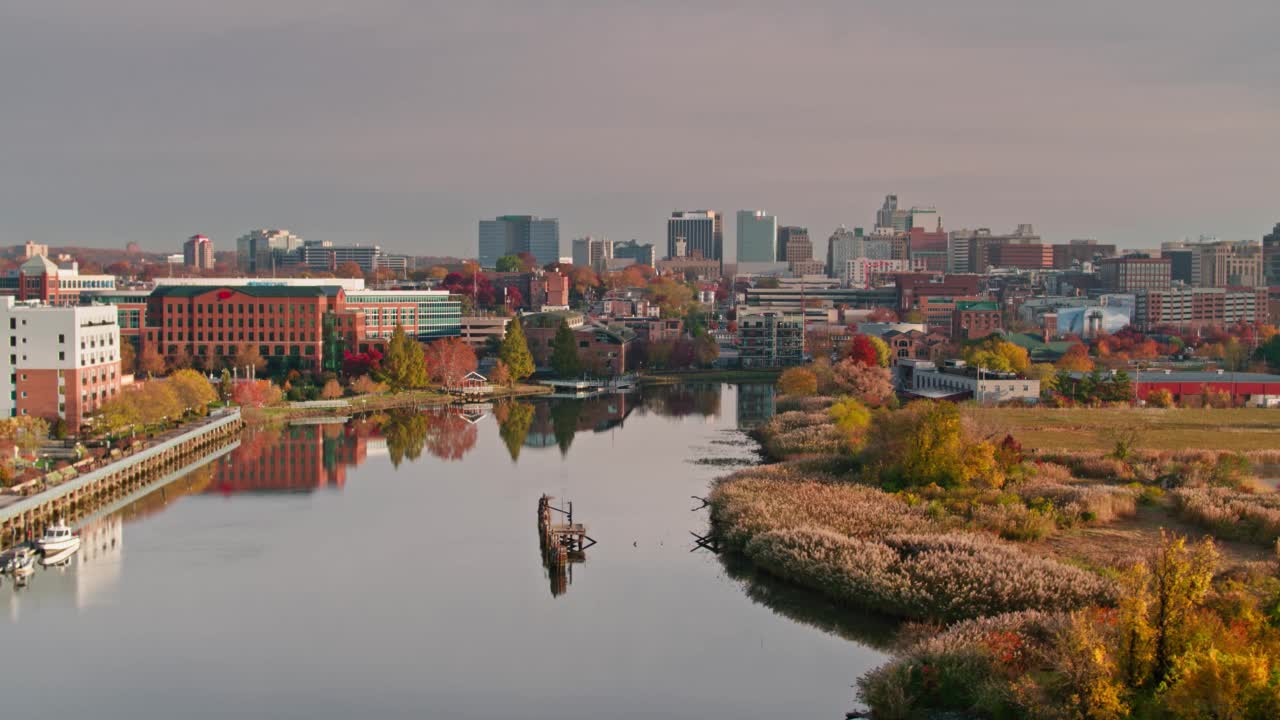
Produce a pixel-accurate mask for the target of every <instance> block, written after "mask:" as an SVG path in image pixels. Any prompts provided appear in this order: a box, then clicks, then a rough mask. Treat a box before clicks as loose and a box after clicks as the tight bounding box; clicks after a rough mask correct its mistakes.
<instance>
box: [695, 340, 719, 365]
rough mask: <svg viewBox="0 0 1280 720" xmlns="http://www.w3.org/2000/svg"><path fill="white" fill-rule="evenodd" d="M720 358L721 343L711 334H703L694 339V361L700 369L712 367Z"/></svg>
mask: <svg viewBox="0 0 1280 720" xmlns="http://www.w3.org/2000/svg"><path fill="white" fill-rule="evenodd" d="M719 357H720V343H717V342H716V339H715V338H713V337H711V334H710V333H703V334H701V335H699V336H697V337H695V338H694V339H693V360H694V362H696V363H697V364H698V366H699V367H711V365H713V364H714V363H715V361H716V360H717V359H718V358H719Z"/></svg>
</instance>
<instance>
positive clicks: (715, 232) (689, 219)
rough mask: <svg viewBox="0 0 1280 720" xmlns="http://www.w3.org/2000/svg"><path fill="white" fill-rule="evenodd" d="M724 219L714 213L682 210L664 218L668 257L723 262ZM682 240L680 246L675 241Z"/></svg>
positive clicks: (710, 211)
mask: <svg viewBox="0 0 1280 720" xmlns="http://www.w3.org/2000/svg"><path fill="white" fill-rule="evenodd" d="M723 223H724V218H723V217H721V215H720V213H718V212H716V211H715V210H685V211H680V210H677V211H676V212H673V213H671V217H669V218H667V257H668V258H673V259H674V258H678V257H702V258H704V259H706V260H715V261H717V262H719V261H721V260H723V259H724V224H723ZM678 240H683V241H684V243H683V245H680V244H679V243H678V242H677V241H678Z"/></svg>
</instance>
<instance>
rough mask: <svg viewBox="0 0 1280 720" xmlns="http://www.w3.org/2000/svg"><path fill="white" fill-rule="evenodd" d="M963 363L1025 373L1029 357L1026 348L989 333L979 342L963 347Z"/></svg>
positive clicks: (993, 370) (987, 368) (992, 369)
mask: <svg viewBox="0 0 1280 720" xmlns="http://www.w3.org/2000/svg"><path fill="white" fill-rule="evenodd" d="M963 357H964V361H965V364H967V365H969V366H970V367H977V368H982V369H983V370H990V371H992V372H1006V373H1018V374H1019V375H1021V374H1023V373H1025V372H1026V371H1027V368H1029V367H1030V366H1031V358H1030V356H1028V355H1027V350H1026V348H1023V347H1019V346H1018V345H1014V344H1013V343H1011V342H1009V341H1008V340H1005V339H1004V338H1001V337H1000V336H998V335H990V336H988V337H986V338H985V339H983V340H982V341H981V342H979V343H977V344H974V345H970V346H969V347H967V348H965V349H964V355H963Z"/></svg>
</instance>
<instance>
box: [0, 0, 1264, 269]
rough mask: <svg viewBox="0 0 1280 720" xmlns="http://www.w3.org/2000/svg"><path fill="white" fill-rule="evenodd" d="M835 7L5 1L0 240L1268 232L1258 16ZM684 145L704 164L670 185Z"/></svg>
mask: <svg viewBox="0 0 1280 720" xmlns="http://www.w3.org/2000/svg"><path fill="white" fill-rule="evenodd" d="M845 5H846V4H843V3H826V2H821V3H809V4H807V5H805V6H803V7H800V8H796V9H795V10H794V11H789V12H788V13H787V14H786V15H785V16H781V15H779V14H778V13H776V12H775V11H773V10H772V9H771V8H770V7H769V6H768V5H733V6H727V5H714V4H706V5H702V6H699V7H693V8H690V7H684V6H679V5H675V4H661V3H659V4H656V5H647V6H645V7H632V6H625V5H622V4H618V3H604V4H600V5H597V6H594V7H590V8H578V7H569V6H561V7H528V6H519V5H488V4H475V5H468V6H466V7H454V6H449V5H443V4H422V5H414V6H401V5H398V4H394V3H374V4H371V5H362V6H361V7H359V8H354V7H353V8H346V7H343V6H337V5H335V6H330V7H317V6H315V5H314V4H312V3H300V2H280V3H275V4H273V5H272V6H271V7H268V8H258V7H257V6H255V8H254V10H253V11H252V12H249V11H248V6H247V5H246V4H244V3H240V2H228V3H225V4H220V5H219V7H217V8H205V9H198V10H197V9H190V8H188V9H182V8H178V7H172V6H169V5H167V4H163V3H158V2H154V1H152V0H134V2H131V3H128V4H126V5H124V6H122V7H112V8H104V7H100V6H97V5H94V4H91V3H79V4H77V3H67V4H61V5H59V6H58V7H47V6H40V5H30V4H28V5H22V6H14V7H11V8H9V9H6V10H5V11H4V15H5V21H4V22H3V23H0V47H2V48H4V50H3V52H5V53H6V58H7V59H10V62H7V63H3V64H0V67H3V69H0V86H3V87H4V88H6V91H5V98H6V107H7V108H9V112H7V113H6V116H5V117H4V118H3V119H0V137H4V138H5V139H6V142H5V143H3V144H0V161H3V162H4V164H5V167H7V168H10V169H11V172H9V173H6V176H5V178H4V180H3V181H0V183H3V184H0V197H3V198H4V200H3V201H0V210H2V211H3V212H0V245H13V244H20V243H22V242H23V241H25V240H28V239H30V240H34V241H36V242H41V243H47V244H50V245H55V246H60V245H93V246H123V245H124V243H126V242H128V241H137V242H138V243H140V245H141V246H142V247H144V248H146V249H148V250H159V249H163V248H169V247H172V246H174V245H176V244H177V243H178V242H180V241H181V239H183V238H185V237H188V236H189V235H191V234H192V233H193V232H197V231H198V232H202V233H204V234H207V235H209V236H210V237H212V238H214V240H215V242H220V243H223V245H222V247H228V245H227V244H226V243H228V242H230V241H231V240H234V239H235V238H236V237H239V235H240V234H242V233H243V232H244V231H245V229H246V228H253V227H290V228H297V229H298V230H299V232H301V233H302V234H303V235H304V236H309V237H315V238H318V239H325V240H331V241H333V242H335V243H340V244H345V243H355V242H363V243H369V244H378V245H381V246H382V247H384V248H386V249H387V250H388V251H390V252H400V253H412V254H437V255H456V256H468V255H470V254H471V252H472V247H473V244H474V237H475V232H476V230H475V227H476V225H475V223H476V222H477V221H478V220H479V219H480V218H487V217H494V216H496V215H498V214H501V213H512V212H524V213H529V214H535V215H540V216H543V217H558V218H561V219H562V221H563V223H564V226H563V227H562V234H563V235H564V236H566V237H581V236H585V235H604V236H608V237H612V238H617V239H619V240H628V239H632V238H635V239H638V240H640V241H641V242H654V243H660V242H661V241H662V237H663V235H662V233H663V230H664V225H663V222H664V218H665V217H667V216H668V215H669V213H670V212H671V211H672V210H673V209H677V208H684V207H709V208H716V209H719V210H721V211H722V212H725V213H726V214H728V213H733V212H734V211H736V210H738V209H743V208H753V207H766V208H768V209H769V210H770V212H771V213H772V214H774V215H776V216H777V217H778V218H779V222H780V223H785V224H795V225H801V226H804V227H808V228H810V229H811V231H812V232H813V233H814V234H815V237H825V236H826V235H827V234H829V233H830V232H831V231H832V230H834V229H835V228H836V227H838V226H839V225H841V224H844V225H846V226H849V227H854V226H870V225H871V224H872V218H873V217H874V213H875V210H876V209H877V208H878V207H879V205H880V202H881V201H882V199H883V196H884V195H885V194H886V193H896V194H897V195H898V196H899V197H900V198H901V199H902V204H903V206H904V207H910V206H911V205H913V204H928V205H936V206H937V207H939V208H942V209H944V210H945V216H944V220H945V224H946V227H947V228H949V229H951V228H962V227H969V228H972V227H991V228H992V229H993V230H994V231H997V232H1007V231H1008V230H1009V229H1012V228H1013V227H1015V226H1016V225H1017V224H1018V223H1033V224H1034V225H1035V226H1036V227H1037V229H1039V230H1040V232H1041V233H1043V235H1044V236H1045V237H1046V239H1049V240H1051V241H1054V242H1066V241H1067V240H1070V239H1072V238H1077V237H1096V238H1098V239H1099V240H1100V241H1102V242H1107V243H1115V244H1117V245H1119V246H1120V247H1155V246H1158V245H1159V243H1160V242H1162V241H1167V240H1176V239H1179V238H1181V237H1184V236H1190V237H1196V236H1197V235H1199V234H1201V233H1211V234H1216V235H1219V236H1221V237H1224V238H1229V239H1257V238H1259V237H1260V236H1261V235H1263V234H1265V233H1266V232H1267V231H1268V229H1269V228H1271V227H1272V226H1273V225H1274V222H1275V216H1276V214H1277V208H1276V205H1275V198H1274V195H1273V194H1272V193H1271V192H1270V189H1271V188H1274V187H1276V186H1277V185H1280V167H1277V166H1276V164H1275V163H1274V162H1269V159H1270V158H1274V157H1276V156H1277V154H1280V138H1278V137H1277V136H1276V134H1275V133H1274V132H1273V129H1274V128H1275V127H1277V126H1280V93H1277V90H1276V88H1277V86H1280V83H1277V82H1275V72H1276V70H1275V68H1277V67H1280V57H1277V53H1278V52H1280V50H1277V49H1276V47H1275V46H1274V43H1272V42H1270V40H1269V38H1268V33H1269V29H1270V28H1274V27H1275V26H1276V24H1277V23H1276V21H1277V20H1280V17H1278V15H1280V10H1278V9H1277V8H1275V7H1274V6H1273V5H1272V4H1268V3H1263V2H1243V1H1241V2H1233V3H1228V7H1215V8H1209V7H1199V6H1196V7H1189V8H1178V7H1170V6H1169V4H1168V3H1161V4H1159V5H1156V4H1154V3H1150V2H1134V3H1126V4H1125V5H1124V6H1123V7H1118V8H1117V7H1111V6H1106V7H1105V15H1104V14H1103V12H1102V11H1103V9H1104V7H1103V6H1102V5H1099V4H1092V3H1078V4H1073V5H1072V6H1070V7H1064V6H1059V7H1044V8H1040V7H1036V8H1029V7H1024V6H1023V5H1022V4H1018V3H1012V2H1008V0H983V1H982V2H978V3H972V4H966V5H964V6H956V7H951V6H942V7H929V8H928V10H929V14H928V19H929V21H928V22H921V18H922V17H924V15H923V10H924V7H922V6H920V5H918V4H916V3H911V2H905V3H895V4H893V5H888V4H882V3H869V4H864V5H862V6H859V7H846V6H845ZM1104 21H1105V22H1104ZM705 27H715V28H716V29H717V32H715V33H712V34H711V35H710V36H707V37H703V36H702V34H701V33H702V31H701V30H699V29H698V28H705ZM602 28H605V29H604V30H602ZM695 36H696V38H697V41H696V42H695V41H694V37H695ZM779 44H783V45H786V46H788V47H790V48H791V51H790V52H789V53H788V54H787V56H786V57H785V58H770V59H769V60H768V62H765V60H764V59H763V58H759V57H756V56H754V54H753V53H750V52H747V49H749V48H754V47H760V46H777V45H779ZM904 46H906V47H918V48H920V50H919V51H917V52H913V53H911V54H910V55H909V56H904V55H903V54H902V53H901V52H899V51H898V50H900V48H901V47H904ZM50 47H57V48H59V52H57V53H49V52H47V51H46V50H47V48H50ZM320 48H323V51H321V50H320ZM655 51H656V52H655ZM584 54H587V55H592V56H594V57H598V58H599V59H600V60H599V62H596V63H581V62H580V61H579V59H580V58H581V57H582V56H583V55H584ZM1154 57H1159V58H1160V61H1159V63H1158V64H1157V63H1153V62H1152V61H1151V60H1150V58H1154ZM481 60H483V61H484V62H480V61H481ZM693 83H698V84H703V85H707V86H709V87H710V88H711V91H710V92H709V93H707V95H706V100H705V101H699V102H695V103H694V104H693V105H691V106H689V107H688V108H687V109H686V111H685V112H682V113H677V114H672V113H670V112H668V111H667V108H666V107H665V105H664V103H663V102H660V101H659V99H660V98H662V97H663V96H664V95H665V94H666V93H667V92H669V89H670V87H672V86H673V85H688V84H693ZM762 91H764V92H772V93H773V94H775V95H777V96H779V97H781V96H782V95H784V94H785V95H786V98H787V102H773V103H760V102H759V101H758V99H759V96H760V93H761V92H762ZM922 100H924V101H927V102H922ZM511 102H517V103H519V105H520V107H521V108H522V110H521V113H520V116H519V119H518V120H517V119H516V118H515V117H514V116H513V115H511V114H510V113H507V112H499V109H500V108H506V107H510V103H511ZM886 106H889V107H900V108H911V110H910V111H909V112H883V111H882V109H883V108H884V107H886ZM84 107H93V108H94V112H92V113H85V112H83V111H82V108H84ZM797 107H800V108H804V111H801V112H797V111H796V108H797ZM762 148H764V149H763V150H762ZM695 153H696V154H697V156H698V157H700V158H701V159H703V160H704V168H703V169H702V170H701V171H700V172H698V173H677V174H674V175H673V174H672V173H671V168H673V167H681V166H682V165H683V164H684V163H687V160H688V158H690V157H693V156H694V154H695ZM246 168H252V172H246ZM730 225H731V226H732V223H730ZM735 230H736V228H733V227H731V228H730V229H729V231H728V232H726V238H725V241H726V245H727V247H726V254H729V255H731V254H732V252H733V250H734V249H735V243H733V242H732V240H733V235H734V233H735Z"/></svg>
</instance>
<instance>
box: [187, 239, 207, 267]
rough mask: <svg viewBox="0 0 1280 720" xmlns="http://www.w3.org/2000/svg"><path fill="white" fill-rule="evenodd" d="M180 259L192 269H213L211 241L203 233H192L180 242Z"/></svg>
mask: <svg viewBox="0 0 1280 720" xmlns="http://www.w3.org/2000/svg"><path fill="white" fill-rule="evenodd" d="M182 260H183V262H184V264H185V265H186V266H187V267H189V268H191V269H192V270H212V269H213V241H212V240H210V239H209V238H207V237H205V236H204V235H192V236H191V237H189V238H187V241H186V242H184V243H182Z"/></svg>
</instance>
